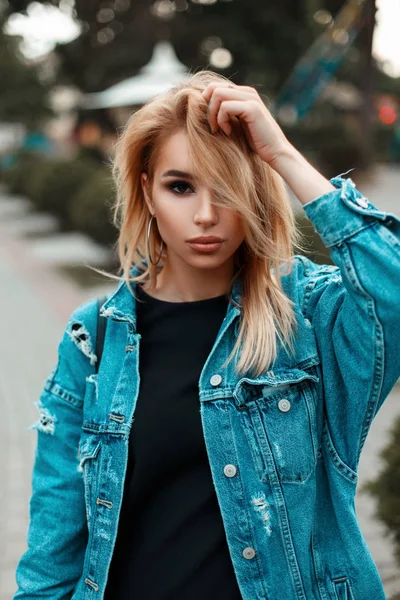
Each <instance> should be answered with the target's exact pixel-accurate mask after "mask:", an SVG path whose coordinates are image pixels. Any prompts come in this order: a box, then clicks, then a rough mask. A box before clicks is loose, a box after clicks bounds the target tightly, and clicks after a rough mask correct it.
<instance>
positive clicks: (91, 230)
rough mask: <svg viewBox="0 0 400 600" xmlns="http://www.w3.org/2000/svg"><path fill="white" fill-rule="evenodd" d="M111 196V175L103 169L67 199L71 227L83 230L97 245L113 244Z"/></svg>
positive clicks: (112, 188) (115, 236)
mask: <svg viewBox="0 0 400 600" xmlns="http://www.w3.org/2000/svg"><path fill="white" fill-rule="evenodd" d="M114 196H115V191H114V184H113V180H112V177H111V175H110V174H109V172H108V171H107V170H106V169H104V168H103V169H99V170H98V171H97V173H96V174H95V175H94V176H93V177H91V178H90V179H88V180H87V181H86V182H85V183H84V184H83V186H82V187H80V188H79V189H78V190H77V191H76V193H75V194H74V195H73V196H71V199H70V209H69V218H70V221H71V225H72V227H74V228H75V229H80V230H81V231H84V232H85V233H87V234H88V235H90V236H91V237H92V238H93V239H94V240H96V241H97V242H99V243H101V244H105V245H112V244H114V243H115V242H116V240H117V235H118V231H117V229H116V227H115V226H114V225H113V223H112V209H111V205H112V202H113V201H114Z"/></svg>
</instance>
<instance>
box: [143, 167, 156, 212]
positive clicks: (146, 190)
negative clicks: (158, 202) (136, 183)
mask: <svg viewBox="0 0 400 600" xmlns="http://www.w3.org/2000/svg"><path fill="white" fill-rule="evenodd" d="M140 183H141V185H142V190H143V196H144V199H145V202H146V204H147V207H148V209H149V211H150V213H151V214H152V215H154V212H155V211H154V207H153V204H152V201H151V199H150V189H149V180H148V177H147V173H145V172H144V171H143V172H142V173H141V175H140Z"/></svg>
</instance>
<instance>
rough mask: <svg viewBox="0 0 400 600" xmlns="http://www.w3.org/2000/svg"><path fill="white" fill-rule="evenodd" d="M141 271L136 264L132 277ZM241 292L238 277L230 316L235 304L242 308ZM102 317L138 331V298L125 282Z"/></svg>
mask: <svg viewBox="0 0 400 600" xmlns="http://www.w3.org/2000/svg"><path fill="white" fill-rule="evenodd" d="M142 262H143V263H146V264H147V261H146V259H143V260H142ZM140 271H141V268H140V265H139V264H136V265H135V266H134V267H133V268H132V269H131V275H133V276H136V275H138V274H139V272H140ZM131 287H132V290H133V291H134V292H135V293H136V282H134V281H132V282H131ZM241 290H242V281H241V278H240V276H238V277H236V279H235V280H234V283H233V286H232V291H231V294H230V298H231V300H232V301H233V304H232V303H231V302H229V305H228V314H229V312H230V311H232V310H233V309H234V304H236V305H238V308H241V307H242V303H241ZM238 314H239V313H238ZM100 315H101V316H102V317H106V318H108V319H112V320H114V321H127V322H128V323H130V324H131V326H132V327H133V329H134V330H136V298H135V297H134V296H132V294H131V292H130V290H129V288H128V286H127V284H126V282H125V280H122V281H120V283H119V284H118V288H117V289H116V291H115V292H113V293H112V294H111V296H110V297H109V298H108V299H107V300H106V301H105V302H104V303H103V304H102V305H101V307H100Z"/></svg>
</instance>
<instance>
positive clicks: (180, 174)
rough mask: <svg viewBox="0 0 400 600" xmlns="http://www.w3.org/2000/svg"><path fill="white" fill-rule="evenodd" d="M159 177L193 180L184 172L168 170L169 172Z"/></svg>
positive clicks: (191, 176)
mask: <svg viewBox="0 0 400 600" xmlns="http://www.w3.org/2000/svg"><path fill="white" fill-rule="evenodd" d="M161 177H185V178H186V179H191V180H193V179H194V177H193V175H191V174H190V173H186V171H177V170H176V169H170V170H169V171H165V173H163V174H162V175H161Z"/></svg>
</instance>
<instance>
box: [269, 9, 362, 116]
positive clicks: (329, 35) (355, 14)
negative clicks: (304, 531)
mask: <svg viewBox="0 0 400 600" xmlns="http://www.w3.org/2000/svg"><path fill="white" fill-rule="evenodd" d="M364 6H365V1H364V0H349V2H347V4H346V5H345V6H344V7H343V8H342V10H341V11H340V13H339V14H338V16H337V18H336V20H335V23H334V25H333V26H332V27H330V28H328V29H327V30H326V31H325V32H324V33H323V34H322V35H321V36H320V37H319V38H318V39H317V40H316V41H315V42H314V43H313V44H312V46H311V47H310V48H309V50H308V51H307V52H306V54H305V55H304V56H303V57H302V58H301V59H300V61H299V62H298V63H297V65H296V66H295V68H294V70H293V72H292V74H291V75H290V77H289V79H288V81H287V82H286V83H285V84H284V86H283V88H282V90H281V91H280V92H279V94H278V96H277V98H276V100H275V104H274V107H273V112H274V114H275V115H276V116H278V117H279V112H280V111H282V110H283V109H285V108H287V109H289V110H290V111H291V112H292V114H293V116H294V120H295V121H297V122H298V121H299V120H300V119H302V118H303V117H304V116H305V115H306V114H307V113H308V111H309V110H310V109H311V107H312V106H313V104H314V103H315V101H316V100H317V99H318V97H319V95H320V94H321V92H322V90H323V89H324V87H325V86H326V84H327V83H328V81H329V79H330V78H331V77H332V75H333V73H334V72H335V71H336V69H337V68H338V67H339V65H340V63H341V62H342V60H343V59H344V57H345V55H346V52H347V50H348V49H349V48H350V46H351V45H352V44H353V42H354V40H355V39H356V37H357V35H358V33H359V31H360V29H361V27H362V25H363V20H364V19H363V17H364Z"/></svg>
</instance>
